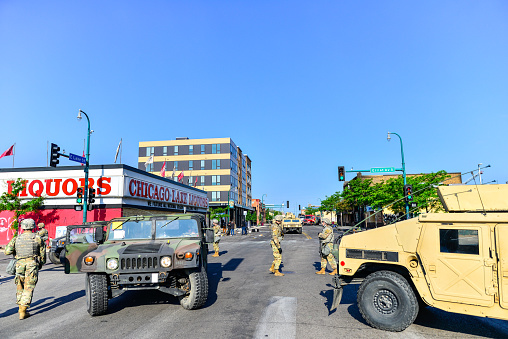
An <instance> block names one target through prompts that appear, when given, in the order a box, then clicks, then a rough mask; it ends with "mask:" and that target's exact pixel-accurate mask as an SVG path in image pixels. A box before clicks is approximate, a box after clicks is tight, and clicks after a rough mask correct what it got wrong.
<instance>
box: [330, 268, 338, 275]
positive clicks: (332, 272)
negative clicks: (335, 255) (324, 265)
mask: <svg viewBox="0 0 508 339" xmlns="http://www.w3.org/2000/svg"><path fill="white" fill-rule="evenodd" d="M328 274H330V275H336V274H337V268H335V269H334V270H333V271H331V272H330V273H328Z"/></svg>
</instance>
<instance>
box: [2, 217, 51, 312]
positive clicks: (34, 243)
mask: <svg viewBox="0 0 508 339" xmlns="http://www.w3.org/2000/svg"><path fill="white" fill-rule="evenodd" d="M34 227H35V221H34V220H33V219H24V220H23V221H21V229H22V230H23V231H22V233H21V234H20V235H19V236H14V237H13V238H12V239H11V241H9V243H8V244H7V246H6V247H5V254H6V255H9V254H15V257H16V259H17V262H16V277H15V278H14V283H15V284H16V285H17V289H16V303H17V304H18V305H19V319H25V318H27V317H28V316H29V314H28V312H27V310H26V309H27V308H28V307H30V303H31V302H32V295H33V292H34V288H35V285H36V284H37V279H38V276H39V270H40V269H41V268H42V265H44V264H45V263H46V247H45V246H44V243H43V241H42V240H41V238H40V237H39V236H38V235H37V234H35V233H33V232H32V230H33V229H34Z"/></svg>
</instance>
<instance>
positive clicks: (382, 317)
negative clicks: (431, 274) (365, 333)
mask: <svg viewBox="0 0 508 339" xmlns="http://www.w3.org/2000/svg"><path fill="white" fill-rule="evenodd" d="M357 301H358V308H359V309H360V313H361V314H362V316H363V318H364V319H365V321H366V322H367V323H368V324H369V325H370V326H372V327H374V328H378V329H381V330H385V331H392V332H400V331H403V330H405V329H406V328H407V327H408V326H409V325H411V324H412V323H413V322H414V320H415V319H416V316H417V315H418V311H419V305H418V300H417V298H416V296H415V294H414V292H413V289H412V288H411V286H410V285H409V283H408V282H407V280H406V279H405V278H404V277H403V276H401V275H400V274H398V273H395V272H391V271H378V272H374V273H372V274H370V275H369V276H367V278H365V280H364V281H363V282H362V284H361V285H360V288H359V289H358V298H357Z"/></svg>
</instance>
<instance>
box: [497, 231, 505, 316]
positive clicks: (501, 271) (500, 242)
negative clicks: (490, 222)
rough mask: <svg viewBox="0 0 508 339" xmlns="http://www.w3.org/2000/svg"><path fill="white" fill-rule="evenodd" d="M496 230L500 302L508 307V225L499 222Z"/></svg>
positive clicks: (503, 306) (502, 305)
mask: <svg viewBox="0 0 508 339" xmlns="http://www.w3.org/2000/svg"><path fill="white" fill-rule="evenodd" d="M495 230H496V231H495V233H496V252H497V256H498V260H499V261H498V277H499V303H500V305H501V307H502V308H508V225H507V224H498V225H496V227H495Z"/></svg>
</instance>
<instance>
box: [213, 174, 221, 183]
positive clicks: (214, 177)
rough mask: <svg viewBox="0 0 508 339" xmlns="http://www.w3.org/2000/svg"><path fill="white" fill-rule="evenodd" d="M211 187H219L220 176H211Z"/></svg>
mask: <svg viewBox="0 0 508 339" xmlns="http://www.w3.org/2000/svg"><path fill="white" fill-rule="evenodd" d="M212 185H220V175H212Z"/></svg>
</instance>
